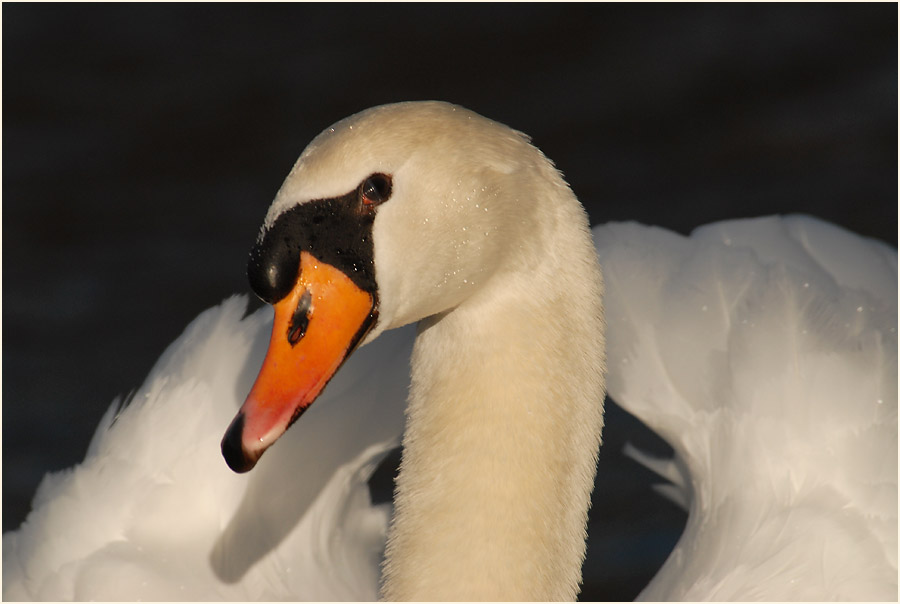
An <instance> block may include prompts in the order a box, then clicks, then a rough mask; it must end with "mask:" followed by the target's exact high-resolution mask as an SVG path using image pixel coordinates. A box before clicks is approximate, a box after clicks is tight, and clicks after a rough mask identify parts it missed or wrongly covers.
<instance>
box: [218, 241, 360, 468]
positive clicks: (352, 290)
mask: <svg viewBox="0 0 900 604" xmlns="http://www.w3.org/2000/svg"><path fill="white" fill-rule="evenodd" d="M274 307H275V323H274V325H273V326H272V336H271V339H270V340H269V349H268V352H266V358H265V360H264V361H263V364H262V368H261V369H260V371H259V375H258V376H257V378H256V382H255V383H254V384H253V388H252V389H251V390H250V394H248V395H247V400H246V401H244V404H243V406H242V407H241V409H240V411H238V414H237V416H236V417H235V418H234V421H232V422H231V425H230V426H229V427H228V430H227V431H226V432H225V437H224V438H223V439H222V454H223V455H224V457H225V461H226V462H227V463H228V466H229V467H230V468H231V469H232V470H234V471H235V472H247V471H249V470H251V469H252V468H253V466H255V465H256V462H257V461H258V460H259V458H260V456H261V455H262V454H263V452H265V450H266V449H267V448H268V447H269V446H271V445H272V443H274V442H275V441H276V440H277V439H278V437H280V436H281V435H282V434H284V432H285V431H286V430H287V429H288V428H289V427H290V426H291V424H292V423H294V422H295V421H296V420H297V418H299V417H300V415H301V414H302V413H303V412H304V411H305V410H306V409H307V408H308V407H309V406H310V405H311V404H312V402H313V401H314V400H315V399H316V397H317V396H318V395H319V393H320V392H322V389H323V388H324V387H325V385H326V384H327V383H328V380H330V379H331V377H332V376H333V375H334V374H335V372H336V371H337V370H338V368H339V367H340V366H341V364H342V363H343V362H344V360H345V359H346V358H347V357H348V356H349V355H350V353H351V352H352V351H353V350H354V348H355V347H356V345H357V344H358V343H359V342H360V341H361V340H362V338H363V337H364V336H365V335H366V333H367V332H368V331H369V329H371V328H372V326H373V325H374V323H375V317H376V311H375V297H374V296H373V295H372V294H371V293H369V292H366V291H364V290H362V289H360V288H359V286H357V285H356V284H355V283H354V282H353V281H352V280H351V279H350V278H349V277H348V276H347V275H345V274H344V273H343V272H341V271H340V270H339V269H337V268H335V267H333V266H331V265H330V264H326V263H324V262H320V261H319V260H318V259H316V258H315V257H314V256H313V255H312V254H310V253H309V252H302V253H301V254H300V270H299V274H298V276H297V281H296V284H295V285H294V287H293V289H292V290H291V291H290V293H288V295H287V296H285V297H284V298H282V299H281V300H279V301H278V302H276V303H275V304H274Z"/></svg>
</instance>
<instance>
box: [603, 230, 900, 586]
mask: <svg viewBox="0 0 900 604" xmlns="http://www.w3.org/2000/svg"><path fill="white" fill-rule="evenodd" d="M594 236H595V240H596V241H597V243H598V248H599V252H600V259H601V262H602V263H603V266H604V269H605V276H606V280H607V296H606V305H607V306H606V309H607V311H606V312H607V323H608V332H607V333H608V340H607V342H608V353H609V357H608V358H609V369H610V371H609V382H608V386H609V392H610V395H611V396H612V397H613V398H614V399H615V400H616V401H617V402H619V403H620V404H621V405H622V406H623V407H624V408H625V409H627V410H628V411H630V412H631V413H633V414H634V415H636V416H637V417H638V418H639V419H641V420H642V421H643V422H645V423H646V424H647V425H648V426H649V427H650V428H651V429H653V430H654V431H656V432H657V433H659V434H660V435H661V436H662V437H663V438H664V439H665V440H666V441H668V442H669V443H670V444H671V445H672V446H673V448H674V449H675V451H676V454H677V457H678V464H677V465H676V464H675V463H663V462H657V463H652V462H651V464H650V465H651V466H652V467H655V468H657V469H658V470H659V471H660V472H661V473H662V474H664V475H666V476H668V477H670V478H672V479H673V480H674V481H675V482H676V484H679V485H681V487H682V488H681V489H678V490H677V491H676V494H675V497H676V498H677V499H679V500H681V501H685V502H689V503H688V505H687V506H686V507H688V509H689V510H690V516H689V520H688V525H687V527H686V529H685V533H684V535H683V536H682V538H681V540H680V542H679V543H678V545H677V546H676V549H675V551H674V552H673V553H672V555H671V556H670V557H669V559H668V560H667V561H666V563H665V565H664V566H663V568H662V569H661V571H660V572H659V574H658V575H657V576H656V577H655V578H654V579H653V581H652V582H651V584H650V585H649V586H648V588H647V589H646V590H645V591H644V592H643V593H642V598H644V599H647V600H671V599H678V600H700V599H711V600H742V599H749V600H827V599H841V600H892V599H895V598H896V596H897V332H896V321H897V297H896V291H897V253H896V251H895V250H893V249H892V248H889V247H888V246H886V245H884V244H881V243H879V242H876V241H872V240H865V239H862V238H860V237H857V236H855V235H853V234H851V233H849V232H847V231H845V230H843V229H840V228H838V227H835V226H833V225H830V224H828V223H825V222H822V221H819V220H816V219H813V218H809V217H801V216H791V217H788V218H777V217H769V218H761V219H755V220H740V221H729V222H722V223H718V224H715V225H709V226H706V227H703V228H700V229H698V230H697V231H696V232H695V233H694V234H693V236H692V237H691V238H690V239H688V238H684V237H680V236H678V235H675V234H673V233H669V232H666V231H663V230H660V229H655V228H650V227H644V226H640V225H636V224H621V225H607V226H602V227H598V228H596V229H595V230H594ZM670 492H671V490H670Z"/></svg>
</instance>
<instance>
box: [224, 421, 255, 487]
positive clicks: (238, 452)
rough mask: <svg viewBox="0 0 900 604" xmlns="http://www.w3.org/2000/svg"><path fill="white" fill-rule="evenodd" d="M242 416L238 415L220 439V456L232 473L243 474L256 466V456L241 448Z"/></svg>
mask: <svg viewBox="0 0 900 604" xmlns="http://www.w3.org/2000/svg"><path fill="white" fill-rule="evenodd" d="M243 433H244V414H243V413H238V414H237V416H236V417H235V418H234V421H232V422H231V425H230V426H228V430H226V432H225V436H224V438H222V456H223V457H224V458H225V463H227V464H228V467H229V468H231V469H232V470H233V471H234V472H237V473H238V474H243V473H245V472H249V471H250V470H252V469H253V467H254V466H255V465H256V462H257V460H258V459H259V456H258V455H252V454H249V453H248V452H247V451H245V450H244V446H243Z"/></svg>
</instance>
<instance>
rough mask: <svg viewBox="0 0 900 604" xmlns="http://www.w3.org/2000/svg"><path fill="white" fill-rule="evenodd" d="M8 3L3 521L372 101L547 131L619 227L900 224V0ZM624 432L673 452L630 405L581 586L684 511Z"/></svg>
mask: <svg viewBox="0 0 900 604" xmlns="http://www.w3.org/2000/svg"><path fill="white" fill-rule="evenodd" d="M2 16H3V332H2V333H3V366H2V368H3V374H2V378H3V379H2V384H3V386H2V394H3V530H4V531H6V530H10V529H12V528H15V527H17V526H18V525H19V524H20V523H21V522H22V520H23V519H24V517H25V515H26V514H27V511H28V509H29V502H30V499H31V497H32V495H33V493H34V490H35V488H36V487H37V484H38V482H39V480H40V478H41V476H42V475H43V474H44V473H45V472H47V471H51V470H59V469H62V468H65V467H69V466H71V465H73V464H74V463H76V462H78V461H80V460H81V459H82V457H83V455H84V453H85V450H86V447H87V444H88V442H89V439H90V437H91V434H92V433H93V430H94V427H95V425H96V424H97V422H98V421H99V419H100V417H101V415H102V413H103V411H104V410H105V409H106V408H107V406H108V405H109V404H110V402H111V401H112V399H113V398H114V397H115V396H116V395H119V394H127V393H128V392H129V391H130V390H131V389H133V388H135V387H136V386H138V385H139V384H140V382H141V381H142V380H143V377H144V376H145V374H146V372H147V371H148V370H149V369H150V367H151V366H152V364H153V362H154V360H155V359H156V358H157V356H158V355H159V354H160V353H161V352H162V350H163V349H164V348H165V346H166V345H167V344H168V343H169V342H171V341H172V340H173V339H174V338H175V337H177V336H178V335H179V333H180V332H181V330H182V329H183V328H184V326H185V325H186V324H187V323H188V322H189V321H190V320H191V319H192V318H193V317H194V316H196V315H197V314H198V313H199V312H200V311H202V310H203V309H205V308H207V307H209V306H211V305H214V304H216V303H218V302H220V301H221V300H222V299H223V298H225V297H226V296H228V295H229V294H231V293H233V292H244V291H248V287H247V285H246V279H245V274H244V268H245V261H246V255H247V251H248V250H249V247H250V245H251V244H252V242H253V240H254V238H255V236H256V233H257V229H258V227H259V225H260V224H261V221H262V218H263V216H264V213H265V211H266V208H267V207H268V205H269V202H270V201H271V199H272V197H273V196H274V193H275V191H276V190H277V188H278V186H279V184H280V182H281V180H282V179H283V178H284V176H285V175H286V174H287V172H288V170H289V169H290V167H291V165H292V164H293V162H294V159H295V158H296V156H297V155H298V154H299V153H300V151H301V150H302V149H303V147H304V146H305V145H306V143H307V142H308V141H309V140H310V139H311V138H312V137H313V136H314V135H315V134H317V133H318V132H319V131H320V130H322V129H323V128H325V127H326V126H328V125H329V124H331V123H332V122H334V121H336V120H338V119H340V118H343V117H345V116H347V115H349V114H351V113H354V112H356V111H359V110H361V109H363V108H366V107H369V106H372V105H377V104H381V103H386V102H393V101H400V100H416V99H442V100H447V101H451V102H455V103H459V104H462V105H465V106H466V107H469V108H470V109H473V110H475V111H477V112H479V113H481V114H483V115H486V116H488V117H491V118H493V119H496V120H498V121H501V122H504V123H506V124H509V125H511V126H513V127H515V128H517V129H519V130H523V131H525V132H527V133H528V134H530V135H531V136H532V137H533V139H534V142H535V144H537V145H538V146H539V147H540V148H542V149H543V150H544V152H545V153H546V154H547V156H548V157H550V158H552V159H553V160H554V161H555V162H556V164H557V166H558V167H559V168H560V169H561V170H563V172H564V173H565V174H566V176H567V178H568V180H569V182H570V183H571V185H572V187H573V189H574V190H575V192H576V193H577V194H578V196H579V197H580V199H582V201H583V202H584V203H585V205H586V207H587V208H588V210H589V213H590V216H591V221H592V223H594V224H596V223H600V222H606V221H610V220H638V221H641V222H644V223H650V224H656V225H661V226H665V227H667V228H670V229H674V230H676V231H679V232H682V233H687V232H689V231H690V230H691V229H692V228H693V227H695V226H698V225H700V224H703V223H707V222H711V221H715V220H720V219H726V218H735V217H746V216H758V215H765V214H772V213H790V212H805V213H810V214H814V215H816V216H820V217H822V218H825V219H828V220H830V221H833V222H836V223H838V224H840V225H843V226H845V227H847V228H850V229H851V230H854V231H857V232H859V233H861V234H864V235H868V236H872V237H877V238H880V239H882V240H884V241H887V242H889V243H891V244H893V245H896V242H897V5H896V4H877V5H871V4H867V5H861V4H851V5H831V4H829V5H808V4H803V5H780V4H763V5H751V6H745V5H730V4H729V5H708V4H702V5H689V6H662V7H660V6H653V5H644V4H640V5H583V4H581V5H559V4H554V5H540V4H527V5H511V4H503V5H431V4H430V5H407V4H403V5H363V6H359V5H327V6H323V5H305V4H304V5H268V4H267V5H252V6H250V5H224V6H223V5H207V4H203V5H170V4H165V5H153V6H145V5H76V6H73V5H53V6H50V5H35V4H28V5H25V4H3V6H2ZM223 428H224V427H223ZM160 438H165V434H160ZM626 441H630V442H634V443H637V444H639V445H645V446H650V447H655V448H656V449H657V450H663V449H662V448H661V445H660V444H659V443H658V442H654V437H653V436H652V434H650V433H649V432H648V431H647V430H646V429H645V428H643V427H642V426H641V425H640V424H639V423H638V422H637V421H636V420H634V419H633V418H631V417H630V416H628V415H627V414H626V413H624V412H623V411H621V410H620V409H619V408H618V407H616V406H615V405H614V404H609V412H608V421H607V429H606V432H605V446H604V448H603V451H602V455H601V463H600V469H599V473H598V480H597V485H598V486H597V489H596V492H595V497H594V508H593V510H592V512H591V526H590V532H591V537H590V542H589V555H588V560H587V562H586V564H585V589H584V593H583V598H584V599H613V600H618V599H629V598H632V597H634V596H635V595H636V594H637V591H638V590H639V588H640V586H641V585H643V583H645V582H646V580H647V579H648V578H649V577H650V576H652V574H653V573H654V572H655V570H656V568H657V567H658V566H659V565H660V564H661V563H662V561H663V560H664V559H665V557H666V555H667V553H668V551H669V550H670V549H671V547H672V546H673V545H674V543H675V541H676V540H677V538H678V535H679V532H680V530H681V526H682V524H683V522H684V515H683V514H682V513H680V512H679V511H678V510H677V509H676V508H674V507H673V506H672V505H671V504H669V503H667V502H666V501H664V500H662V499H661V498H659V497H657V496H656V495H655V494H654V493H653V492H652V491H651V490H650V485H651V484H652V483H653V482H654V479H653V477H652V475H651V474H650V473H649V472H647V471H646V470H643V469H642V468H640V467H639V466H638V465H637V464H635V463H634V462H631V461H629V460H628V459H626V458H624V457H623V456H622V454H621V449H622V446H623V445H624V443H625V442H626ZM387 476H388V477H389V476H390V473H389V471H388V473H387Z"/></svg>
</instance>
